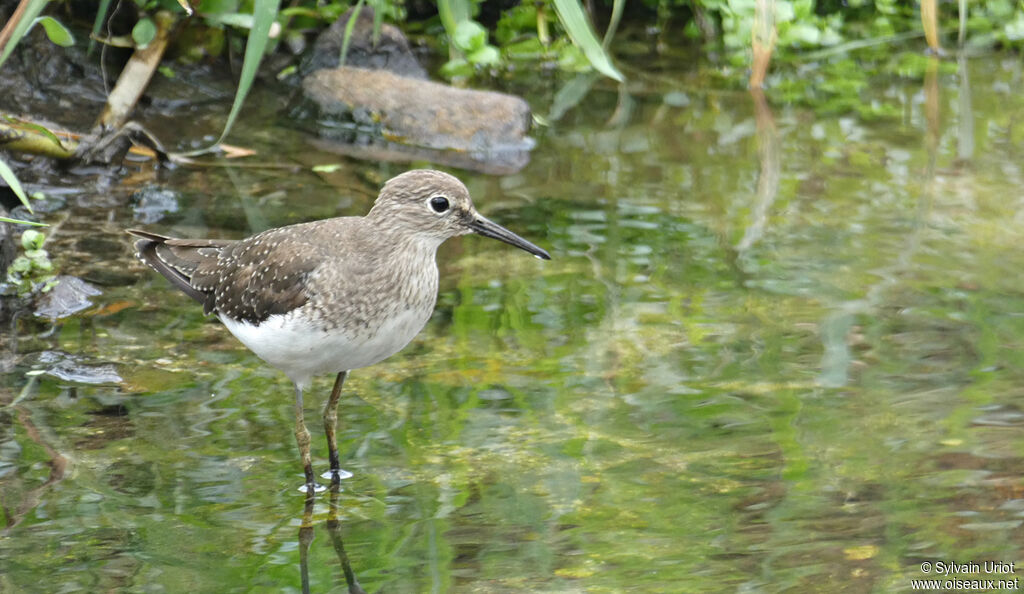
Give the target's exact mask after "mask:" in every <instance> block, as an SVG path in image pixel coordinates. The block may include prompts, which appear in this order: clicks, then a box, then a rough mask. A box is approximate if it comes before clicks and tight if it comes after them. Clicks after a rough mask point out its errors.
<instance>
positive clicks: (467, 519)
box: [0, 57, 1024, 592]
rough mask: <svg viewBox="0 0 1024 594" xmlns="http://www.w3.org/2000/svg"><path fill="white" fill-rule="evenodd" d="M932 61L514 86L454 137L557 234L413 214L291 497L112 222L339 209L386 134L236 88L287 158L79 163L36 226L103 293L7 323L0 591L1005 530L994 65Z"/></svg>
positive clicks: (512, 216)
mask: <svg viewBox="0 0 1024 594" xmlns="http://www.w3.org/2000/svg"><path fill="white" fill-rule="evenodd" d="M948 66H949V65H948V64H947V68H944V69H942V70H940V71H939V74H938V75H937V76H936V77H935V79H934V80H922V78H921V77H915V76H909V77H907V78H895V79H886V80H882V81H879V84H878V87H877V89H871V90H867V91H865V92H864V100H865V102H881V103H884V104H886V105H888V106H889V107H892V108H895V110H894V111H895V113H899V114H901V115H899V116H891V117H883V118H879V119H864V118H862V117H858V116H857V115H854V114H845V113H839V114H836V113H829V112H827V111H826V112H822V111H820V110H819V111H815V110H814V109H813V108H809V107H801V106H783V105H769V104H768V103H767V102H761V101H760V100H759V98H757V97H754V96H751V95H750V94H748V93H746V92H744V91H734V90H729V89H713V88H707V87H706V86H704V87H702V88H697V87H700V86H701V85H696V84H695V83H693V84H691V82H690V81H691V80H698V78H696V75H693V76H691V75H690V74H687V73H682V74H680V73H671V74H669V73H666V72H665V71H664V70H659V71H657V72H655V71H654V70H653V69H652V70H651V71H644V70H642V69H640V68H636V67H634V68H633V69H632V70H631V71H630V72H629V76H630V78H631V80H632V81H633V83H632V84H631V86H630V87H629V93H628V96H625V95H623V94H620V92H619V90H618V89H616V88H615V87H613V86H610V85H608V84H606V83H605V82H603V81H597V82H594V83H593V86H591V87H590V89H589V92H587V93H585V94H582V93H581V94H582V96H583V98H582V99H581V100H580V101H579V102H578V103H575V104H574V103H573V102H571V101H569V102H566V101H565V97H566V95H567V94H571V93H569V92H568V91H567V92H564V93H562V95H561V99H559V94H558V91H559V89H560V88H563V87H562V86H561V85H563V84H564V83H565V80H560V81H558V82H557V84H552V85H551V88H548V89H524V88H516V89H514V90H516V91H517V92H520V93H523V94H525V95H526V97H527V98H528V100H529V101H530V102H531V104H532V105H533V108H534V110H535V111H536V112H537V113H539V114H541V115H544V116H545V117H546V119H547V121H548V123H549V124H550V125H549V126H548V127H545V128H541V129H539V130H538V131H537V132H536V135H535V136H536V138H537V147H536V149H535V150H534V151H533V154H532V160H531V162H530V164H529V165H528V166H527V167H526V168H525V169H524V170H523V171H522V172H520V173H518V174H515V175H508V176H504V177H500V178H498V177H489V176H485V175H481V174H473V173H471V172H465V171H454V173H456V174H458V175H460V177H462V178H463V179H464V180H465V181H466V183H467V185H468V187H469V188H470V191H471V193H472V194H473V195H474V197H475V200H476V204H477V207H478V208H479V209H480V210H481V212H483V213H485V214H486V215H487V216H489V217H490V218H492V219H494V220H495V221H498V222H500V223H501V224H503V225H505V226H507V227H509V228H511V229H513V230H515V231H516V232H518V233H520V234H521V235H523V236H524V237H527V238H529V239H531V240H533V241H535V242H536V243H538V244H539V245H541V246H543V247H545V248H547V249H548V250H549V251H550V252H551V253H552V255H553V258H554V259H553V260H552V261H550V262H540V261H538V260H536V259H534V258H531V257H529V256H527V255H525V254H523V253H521V252H518V251H516V250H514V249H513V248H511V247H509V246H506V245H503V244H500V243H498V242H494V241H490V240H486V239H481V238H473V237H470V238H463V239H458V240H453V241H450V242H449V243H448V244H446V245H445V246H444V247H443V248H442V249H441V252H440V254H439V265H440V268H441V273H442V286H441V295H440V298H439V302H438V308H437V312H436V314H435V315H434V317H433V318H432V320H431V322H430V323H429V325H428V326H427V328H426V329H425V330H424V332H423V333H422V334H421V336H420V337H419V338H418V339H417V340H416V341H415V342H414V343H413V344H412V345H410V347H408V348H407V349H405V350H404V351H403V352H402V353H400V354H399V355H396V356H395V357H392V358H391V359H389V360H388V361H386V362H384V363H381V364H379V365H376V366H374V367H371V368H368V369H364V370H358V371H356V372H354V373H353V374H351V376H350V379H349V382H348V383H347V384H346V393H345V397H344V398H343V400H342V404H341V409H340V430H339V442H340V444H341V448H342V457H343V460H344V464H345V466H346V468H348V469H349V470H352V471H353V472H355V477H354V478H353V479H350V480H348V481H345V483H344V485H343V490H342V491H341V492H340V493H337V494H335V495H334V496H333V497H328V496H324V497H321V498H320V499H319V500H318V502H317V504H316V506H315V507H314V508H313V509H311V510H306V511H308V513H306V514H304V509H303V498H302V495H301V494H300V493H298V492H297V491H296V487H297V486H298V485H299V484H300V483H301V469H300V468H299V463H298V456H297V452H296V446H295V443H294V437H293V434H292V405H291V387H290V384H289V383H288V381H287V380H286V379H285V377H284V376H283V375H281V374H280V373H278V372H276V371H275V370H273V369H271V368H269V367H267V366H265V365H264V364H262V363H261V362H260V361H259V360H258V359H256V358H255V357H254V356H253V355H251V354H250V353H248V352H247V351H246V350H245V349H244V348H243V347H242V346H241V345H240V344H239V343H238V342H237V341H235V340H234V339H233V338H232V337H231V336H230V334H229V333H228V332H227V331H226V330H224V329H223V328H222V327H221V326H220V324H219V323H218V322H216V321H211V320H208V319H204V317H203V316H202V313H201V311H200V308H199V307H198V306H196V305H195V304H193V303H191V302H190V301H189V300H188V299H187V298H186V297H185V296H184V295H182V294H180V293H178V292H177V291H174V290H172V289H171V288H170V286H169V284H168V283H167V282H166V281H165V280H163V279H162V278H160V277H158V276H157V275H156V274H155V273H152V272H151V271H148V270H147V269H145V268H144V267H143V266H142V265H141V264H139V263H137V262H136V261H135V260H134V258H133V257H132V254H131V251H130V247H129V245H130V241H129V240H128V239H127V237H126V236H124V235H123V229H124V228H125V227H130V226H144V227H146V228H149V229H152V230H155V231H158V232H163V233H168V234H173V235H183V236H216V237H242V236H245V235H248V234H250V233H252V232H255V231H259V230H262V229H265V228H267V227H272V226H278V225H283V224H288V223H293V222H298V221H303V220H310V219H314V218H322V217H327V216H337V215H348V214H363V213H364V212H365V211H366V210H368V208H369V206H370V204H371V203H372V199H373V196H374V195H375V193H376V190H377V188H378V187H379V185H380V183H381V182H383V181H384V180H385V179H387V178H388V177H391V176H392V175H394V174H397V173H399V172H401V171H403V170H404V169H406V168H407V166H405V165H401V164H368V163H361V162H357V161H342V162H341V163H342V167H341V168H340V169H339V170H337V171H334V172H321V173H314V172H313V171H312V170H311V169H310V166H311V165H315V164H323V163H334V162H338V158H337V157H334V156H332V155H330V154H327V153H321V152H318V151H317V150H316V149H313V148H310V146H309V145H308V144H307V140H306V138H305V137H304V136H302V135H301V134H299V133H296V132H294V131H292V130H289V129H288V125H287V123H286V122H282V121H276V122H272V123H269V124H268V121H269V119H272V117H269V116H268V115H267V113H262V114H261V113H259V110H258V109H256V108H254V111H253V112H251V113H250V116H249V119H248V120H247V121H245V122H243V125H244V126H247V127H248V128H249V131H248V132H246V131H244V130H243V131H241V132H239V134H238V137H237V138H235V143H236V144H243V145H246V146H251V147H253V148H255V149H256V150H257V151H259V153H260V155H261V156H258V157H256V158H255V159H254V161H260V162H267V161H270V160H277V161H278V162H280V163H284V164H293V163H296V164H300V165H301V167H297V168H292V169H267V168H253V169H245V168H227V169H224V168H211V169H200V170H184V169H178V170H175V171H171V172H162V173H159V174H156V173H153V172H150V171H142V172H140V173H138V174H137V175H134V176H132V177H130V178H128V179H126V180H125V181H124V182H123V183H122V185H120V186H118V187H113V188H110V187H90V186H88V185H87V184H82V185H81V186H80V187H79V188H78V189H77V190H74V191H71V192H70V193H68V194H65V195H63V197H62V198H61V200H62V201H63V202H64V203H65V205H64V206H63V208H62V209H60V210H59V211H57V213H56V214H55V215H53V216H55V217H67V218H66V219H65V220H64V222H63V223H62V225H61V227H60V229H59V231H58V232H57V233H55V235H54V240H53V243H52V244H50V245H49V246H48V247H51V251H52V253H54V254H55V255H57V256H58V264H59V265H60V266H61V267H62V269H63V270H64V271H65V272H67V273H69V274H76V275H79V276H83V277H84V278H86V279H88V280H91V281H93V282H95V283H97V284H99V285H101V287H102V289H103V291H104V293H103V295H102V296H100V297H98V298H96V300H95V303H96V307H95V308H93V309H91V310H88V311H87V312H85V313H84V314H81V315H79V316H77V317H75V318H72V319H70V320H66V321H65V322H64V323H62V324H61V325H60V326H59V328H58V330H57V332H56V333H54V334H53V335H51V336H45V335H43V333H44V332H45V330H46V329H47V328H48V326H46V325H32V324H27V323H25V322H22V323H21V325H19V326H18V328H19V333H20V334H19V336H18V337H17V338H18V341H17V351H16V354H13V353H10V352H9V353H8V355H7V357H6V360H7V361H9V364H7V365H6V366H5V369H6V372H5V373H4V374H3V376H2V384H0V402H2V404H3V408H2V409H0V501H2V506H3V517H4V519H5V521H6V523H7V525H8V528H6V530H4V531H3V532H0V591H3V592H100V591H125V592H281V591H300V589H301V575H302V569H303V568H302V565H303V563H302V562H303V561H305V566H306V567H305V569H306V571H307V572H308V582H309V586H310V588H311V590H312V591H315V592H325V591H335V592H341V591H346V580H345V574H344V569H345V567H348V568H349V569H350V571H351V572H352V575H354V576H355V578H356V579H358V581H359V583H360V584H361V585H362V587H363V588H364V589H365V590H366V591H368V592H449V591H458V592H516V591H519V592H583V591H586V592H621V591H636V592H708V591H737V590H738V591H745V592H757V591H765V592H777V591H792V592H800V591H826V590H827V591H839V592H868V591H893V590H909V588H910V580H911V579H917V578H924V577H929V576H927V575H925V574H923V573H922V570H921V565H922V563H923V562H925V561H929V562H935V561H954V562H958V563H967V562H983V561H1003V562H1013V563H1017V564H1018V565H1020V564H1021V563H1020V562H1021V561H1024V555H1022V552H1024V545H1022V543H1024V528H1022V525H1024V480H1022V476H1021V472H1022V468H1024V465H1022V455H1024V387H1022V386H1024V365H1022V358H1024V356H1022V350H1021V345H1022V342H1024V279H1022V276H1021V273H1020V271H1021V270H1024V252H1022V251H1021V249H1020V246H1021V245H1022V240H1024V237H1022V236H1024V224H1022V220H1021V218H1022V214H1021V213H1022V212H1024V208H1022V207H1024V204H1022V203H1024V190H1022V188H1024V171H1022V163H1024V154H1022V152H1021V147H1022V146H1024V95H1022V94H1021V93H1019V92H1017V91H1018V90H1019V89H1020V79H1021V70H1022V67H1021V62H1020V60H1019V59H1018V58H1005V57H987V58H979V59H976V60H972V61H970V62H961V64H960V65H959V68H952V69H949V68H948ZM566 80H567V79H566ZM590 82H591V81H588V80H585V79H580V80H578V81H573V83H572V84H575V85H576V86H575V87H571V89H572V88H575V89H577V90H580V89H583V90H585V89H586V88H587V85H588V84H589V83H590ZM702 84H703V83H702ZM254 101H255V102H256V103H255V104H258V101H259V99H258V98H257V99H255V100H254ZM265 111H270V110H269V109H268V110H265ZM257 116H259V117H257ZM271 116H272V114H271ZM197 135H198V133H197ZM415 165H417V166H424V165H429V164H428V163H416V164H415ZM140 188H142V190H141V191H140ZM97 206H102V207H103V208H102V211H100V210H98V208H97ZM100 212H102V214H99V213H100ZM8 348H10V345H8ZM60 361H64V363H65V368H66V367H71V368H73V369H76V370H77V371H78V372H79V373H85V372H89V371H90V370H91V372H92V373H96V374H98V375H99V376H100V377H99V380H97V381H99V383H88V382H82V381H74V380H76V379H83V378H82V377H77V378H76V377H73V376H72V377H70V378H69V377H68V376H67V374H65V375H64V376H63V377H58V376H60V375H61V374H60V373H57V372H54V371H53V370H54V369H56V368H58V367H60V366H59V365H55V362H56V363H59V362H60ZM33 370H35V371H46V372H47V373H42V374H38V375H34V371H33ZM110 372H113V373H115V374H116V376H115V377H120V378H121V379H120V381H117V380H113V381H111V380H110V379H109V377H110V376H109V375H106V376H104V373H110ZM104 378H107V379H104ZM84 379H88V378H84ZM329 389H330V378H321V380H320V381H319V382H318V383H316V384H315V385H314V388H313V390H312V391H311V393H310V394H311V396H310V397H309V398H308V399H307V404H308V407H309V412H308V413H307V419H309V421H308V422H309V424H310V428H311V431H312V432H313V435H314V444H315V447H316V448H317V449H316V450H315V451H314V453H315V455H316V456H318V457H317V458H316V459H315V464H316V465H317V467H318V468H321V467H322V468H326V464H327V462H326V451H325V450H326V448H325V447H324V445H323V436H322V430H321V427H320V426H319V414H317V413H316V410H315V409H314V407H316V408H318V407H319V406H320V403H321V402H322V399H323V398H324V397H325V396H326V394H327V392H328V391H329ZM304 516H305V518H304ZM302 526H305V528H304V529H301V530H300V528H301V527H302ZM310 537H312V541H310V540H309V539H310ZM1021 573H1024V568H1022V570H1021V571H1019V572H1017V573H1016V574H1010V575H1008V576H995V575H992V576H974V577H1009V578H1011V579H1012V578H1014V577H1020V574H1021ZM964 577H970V576H964Z"/></svg>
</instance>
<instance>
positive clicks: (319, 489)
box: [298, 483, 327, 495]
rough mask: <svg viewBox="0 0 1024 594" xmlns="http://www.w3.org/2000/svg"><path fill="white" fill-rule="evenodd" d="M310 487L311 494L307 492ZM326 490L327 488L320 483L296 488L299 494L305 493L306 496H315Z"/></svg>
mask: <svg viewBox="0 0 1024 594" xmlns="http://www.w3.org/2000/svg"><path fill="white" fill-rule="evenodd" d="M310 487H312V489H313V493H310V492H309V489H310ZM326 490H327V487H325V486H323V485H321V484H320V483H313V484H312V485H302V486H300V487H299V488H298V491H299V492H300V493H305V494H306V495H311V494H316V493H323V492H324V491H326Z"/></svg>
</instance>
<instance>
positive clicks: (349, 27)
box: [338, 0, 377, 66]
mask: <svg viewBox="0 0 1024 594" xmlns="http://www.w3.org/2000/svg"><path fill="white" fill-rule="evenodd" d="M361 10H363V0H359V2H356V5H355V7H353V8H352V16H350V17H349V18H348V22H347V23H345V35H344V37H342V38H341V55H339V56H338V66H344V65H345V58H347V57H348V45H349V43H350V42H351V41H352V31H353V30H354V29H355V28H356V21H357V20H359V12H360V11H361ZM374 18H377V16H376V12H375V13H374Z"/></svg>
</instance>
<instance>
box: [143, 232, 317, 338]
mask: <svg viewBox="0 0 1024 594" xmlns="http://www.w3.org/2000/svg"><path fill="white" fill-rule="evenodd" d="M128 232H129V233H130V234H132V235H135V236H136V237H140V238H141V239H140V240H139V241H138V242H136V244H135V246H136V249H137V250H138V252H139V257H140V258H141V259H142V260H143V261H144V262H146V263H147V264H149V265H150V266H152V267H153V268H154V269H155V270H156V271H157V272H159V273H160V274H162V275H163V276H164V277H166V278H167V279H168V280H169V281H171V283H172V284H174V285H175V286H176V287H178V288H179V289H181V290H182V291H183V292H184V293H185V294H186V295H188V296H189V297H192V298H193V299H195V300H196V301H198V302H199V303H202V304H203V312H204V313H207V314H209V313H212V312H216V313H217V314H219V315H222V316H228V317H230V318H232V319H234V320H238V321H243V322H248V323H250V324H255V325H259V324H260V323H261V322H263V321H264V320H266V319H267V318H268V317H269V316H271V315H274V314H281V313H287V312H289V311H291V310H293V309H296V308H298V307H301V306H302V305H303V304H305V303H306V301H308V295H307V293H306V290H305V283H306V280H307V278H308V277H309V274H310V273H311V272H312V271H313V270H314V269H315V268H316V267H317V265H318V264H319V262H320V260H318V259H317V258H315V257H314V255H313V254H311V253H310V251H311V250H309V245H308V244H306V242H304V241H301V238H298V237H296V234H297V233H301V231H297V230H296V229H295V228H293V227H284V228H281V229H272V230H270V231H265V232H263V233H260V234H258V235H254V236H252V237H249V238H247V239H243V240H240V241H230V240H220V239H175V238H170V237H164V236H162V235H157V234H155V233H149V232H146V231H138V230H129V231H128Z"/></svg>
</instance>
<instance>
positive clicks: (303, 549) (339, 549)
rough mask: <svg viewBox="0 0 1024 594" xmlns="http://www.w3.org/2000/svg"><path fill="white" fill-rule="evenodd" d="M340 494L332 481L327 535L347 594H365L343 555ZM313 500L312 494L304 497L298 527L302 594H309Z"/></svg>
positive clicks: (346, 556) (337, 484)
mask: <svg viewBox="0 0 1024 594" xmlns="http://www.w3.org/2000/svg"><path fill="white" fill-rule="evenodd" d="M340 493H341V485H340V484H339V483H338V481H332V483H331V486H330V496H329V498H328V502H327V521H326V522H325V523H324V525H325V526H326V527H327V534H328V535H330V537H331V545H332V546H333V547H334V552H335V554H337V555H338V562H339V563H341V571H342V572H343V573H344V574H345V583H346V584H348V592H349V594H366V591H365V590H363V588H362V586H360V585H359V580H357V579H356V574H355V572H353V571H352V565H351V564H350V563H349V561H348V554H346V553H345V545H344V543H343V542H342V540H341V520H339V519H338V498H339V495H340ZM314 503H315V499H314V497H313V493H309V494H308V495H307V496H306V507H305V509H303V512H302V525H301V526H299V573H300V575H301V576H302V594H309V546H310V545H311V544H313V528H314V524H313V504H314Z"/></svg>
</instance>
